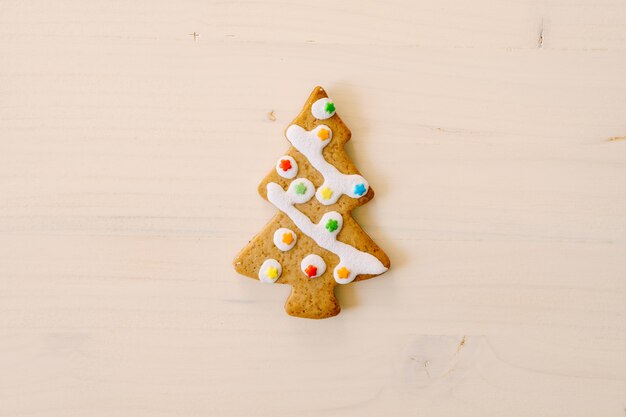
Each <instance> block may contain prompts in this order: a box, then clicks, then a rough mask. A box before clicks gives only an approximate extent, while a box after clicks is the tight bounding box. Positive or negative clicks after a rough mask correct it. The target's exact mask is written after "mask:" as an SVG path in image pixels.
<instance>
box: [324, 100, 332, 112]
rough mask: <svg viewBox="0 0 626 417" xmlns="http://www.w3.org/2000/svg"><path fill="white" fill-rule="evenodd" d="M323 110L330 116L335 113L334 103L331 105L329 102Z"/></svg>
mask: <svg viewBox="0 0 626 417" xmlns="http://www.w3.org/2000/svg"><path fill="white" fill-rule="evenodd" d="M324 110H326V113H328V114H331V113H332V112H334V111H335V103H333V102H332V101H329V102H328V103H326V106H325V107H324Z"/></svg>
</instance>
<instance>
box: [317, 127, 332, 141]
mask: <svg viewBox="0 0 626 417" xmlns="http://www.w3.org/2000/svg"><path fill="white" fill-rule="evenodd" d="M317 137H318V138H320V140H326V139H328V138H329V137H330V130H328V129H320V130H319V131H318V132H317Z"/></svg>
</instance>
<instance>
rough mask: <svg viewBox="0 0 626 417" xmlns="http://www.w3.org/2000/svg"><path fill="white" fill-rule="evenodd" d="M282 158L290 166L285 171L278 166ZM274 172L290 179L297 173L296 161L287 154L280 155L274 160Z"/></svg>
mask: <svg viewBox="0 0 626 417" xmlns="http://www.w3.org/2000/svg"><path fill="white" fill-rule="evenodd" d="M283 160H287V161H289V163H290V164H291V168H289V169H288V170H286V171H285V170H284V169H283V168H281V166H280V163H281V161H283ZM276 172H278V175H280V176H281V177H283V178H287V179H288V180H290V179H292V178H294V177H295V176H296V175H298V163H297V162H296V160H295V159H293V158H292V157H291V156H289V155H285V156H281V157H280V158H278V161H276Z"/></svg>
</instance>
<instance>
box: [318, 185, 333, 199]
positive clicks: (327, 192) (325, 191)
mask: <svg viewBox="0 0 626 417" xmlns="http://www.w3.org/2000/svg"><path fill="white" fill-rule="evenodd" d="M320 194H321V195H322V198H323V199H324V200H330V197H331V196H332V195H333V191H332V190H331V189H330V188H328V187H324V188H322V191H320Z"/></svg>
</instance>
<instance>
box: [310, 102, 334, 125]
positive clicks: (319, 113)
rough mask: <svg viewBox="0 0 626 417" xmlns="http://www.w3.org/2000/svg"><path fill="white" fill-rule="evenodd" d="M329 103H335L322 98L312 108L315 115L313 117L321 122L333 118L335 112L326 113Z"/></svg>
mask: <svg viewBox="0 0 626 417" xmlns="http://www.w3.org/2000/svg"><path fill="white" fill-rule="evenodd" d="M327 103H333V101H332V100H331V99H330V98H328V97H325V98H320V99H319V100H317V101H316V102H315V103H313V105H312V106H311V113H313V117H315V118H316V119H319V120H326V119H329V118H331V117H333V115H334V114H335V110H333V111H332V112H330V113H328V112H327V111H326V104H327ZM333 104H334V103H333Z"/></svg>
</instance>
